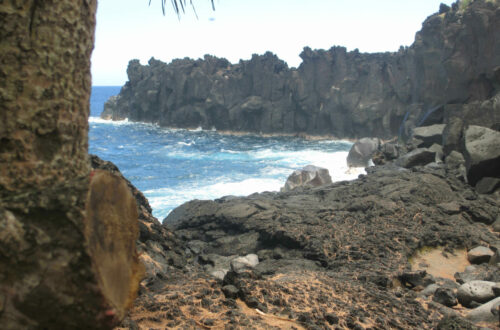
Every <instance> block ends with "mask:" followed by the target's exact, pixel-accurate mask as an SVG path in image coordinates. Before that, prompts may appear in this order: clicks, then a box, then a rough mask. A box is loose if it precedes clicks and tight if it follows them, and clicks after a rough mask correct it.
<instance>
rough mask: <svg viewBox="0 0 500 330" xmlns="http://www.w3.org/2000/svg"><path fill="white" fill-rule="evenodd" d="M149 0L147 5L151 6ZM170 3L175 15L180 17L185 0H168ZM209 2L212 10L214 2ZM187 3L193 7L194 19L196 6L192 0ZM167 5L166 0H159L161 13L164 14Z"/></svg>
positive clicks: (184, 11) (183, 12)
mask: <svg viewBox="0 0 500 330" xmlns="http://www.w3.org/2000/svg"><path fill="white" fill-rule="evenodd" d="M151 1H152V0H149V6H151ZM170 1H171V3H172V7H173V8H174V12H175V13H176V14H177V17H178V18H179V19H180V15H181V11H182V14H185V13H186V9H185V8H186V0H170ZM210 3H211V4H212V10H214V11H215V4H214V0H210ZM189 4H190V5H191V8H193V12H194V15H195V16H196V19H198V13H197V12H196V8H195V6H194V4H193V0H189ZM166 5H167V0H161V11H162V13H163V15H164V16H165V12H166V10H165V7H166Z"/></svg>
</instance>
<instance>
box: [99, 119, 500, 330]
mask: <svg viewBox="0 0 500 330" xmlns="http://www.w3.org/2000/svg"><path fill="white" fill-rule="evenodd" d="M471 130H473V131H475V132H476V133H475V134H470V131H471ZM435 131H436V130H435V128H434V127H427V132H431V133H435ZM477 131H481V132H483V133H484V134H477ZM488 134H492V137H491V139H485V138H484V136H485V135H486V136H488ZM461 135H462V142H461V144H460V145H461V146H462V147H460V148H459V149H457V150H453V151H451V152H450V151H448V154H447V155H445V154H443V153H442V152H439V151H438V150H437V149H438V148H437V147H436V146H439V147H441V148H442V144H443V142H442V141H444V140H445V139H444V137H443V135H442V133H441V135H440V138H439V139H437V140H436V137H433V138H431V137H430V136H433V134H426V129H424V128H423V129H420V130H419V131H418V135H416V136H414V137H413V138H412V139H410V142H409V143H408V144H406V145H399V147H398V148H393V149H391V148H390V147H389V145H391V144H393V145H397V142H395V141H393V142H387V143H383V144H381V145H380V146H379V147H378V148H377V150H375V151H374V152H373V154H372V155H371V157H373V158H374V160H376V162H377V163H378V164H379V165H377V166H374V167H368V168H367V175H361V176H360V177H359V178H358V179H357V180H354V181H343V182H336V183H326V184H325V183H324V182H322V183H320V184H319V185H318V186H317V187H308V186H302V187H292V188H291V189H288V190H287V191H286V192H280V193H277V192H276V193H271V192H268V193H261V194H253V195H250V196H248V197H233V196H226V197H223V198H220V199H217V200H214V201H198V200H195V201H191V202H188V203H185V204H183V205H181V206H180V207H178V208H177V209H175V210H174V211H172V213H171V214H170V215H169V216H168V217H167V218H165V219H164V220H163V224H160V222H159V221H158V220H157V219H155V218H154V217H153V216H152V215H151V208H150V206H149V204H148V202H147V200H146V199H145V198H144V196H143V195H142V194H141V193H140V192H139V191H137V189H135V188H134V187H133V186H132V185H131V184H129V186H130V187H131V189H132V192H133V194H134V196H135V197H136V199H137V202H138V205H139V209H140V216H139V222H140V238H139V240H138V247H139V251H140V252H141V254H140V258H141V261H142V262H143V263H144V264H145V266H146V277H145V279H144V280H143V282H142V284H141V289H140V294H139V298H138V299H137V300H136V303H135V306H134V308H133V309H132V311H131V313H130V315H129V317H128V318H127V319H126V320H125V321H124V323H123V324H122V327H123V328H130V329H137V328H164V327H175V328H181V329H182V328H186V329H188V328H201V329H205V328H217V329H219V328H226V329H236V328H258V329H272V328H282V329H293V328H295V329H316V328H318V329H322V328H336V329H342V328H349V329H388V328H395V329H398V328H399V329H417V328H418V329H435V328H437V329H475V328H476V327H488V328H490V329H492V328H495V327H497V326H498V325H499V323H498V317H499V316H498V306H499V305H500V289H499V284H500V268H499V262H500V256H499V253H500V251H499V249H500V240H499V237H500V234H499V232H500V216H499V214H500V186H498V185H497V184H495V183H493V184H492V185H491V184H490V186H492V187H494V188H492V189H491V190H490V191H488V193H484V191H483V193H479V192H478V191H479V190H481V189H482V188H481V186H479V187H478V185H477V184H476V187H473V186H471V184H469V183H468V181H469V180H470V178H471V175H472V174H473V173H474V167H475V166H483V165H484V164H491V163H492V162H493V163H494V164H495V166H494V168H495V169H496V172H495V173H493V174H494V175H495V176H494V177H491V176H489V175H492V173H488V172H487V171H483V175H484V177H481V178H479V180H478V181H477V182H481V181H482V180H483V179H485V178H488V180H490V181H491V182H498V180H500V178H499V177H500V171H498V169H499V168H500V166H499V165H500V163H499V162H500V152H499V151H498V148H496V145H498V143H497V142H498V141H500V138H499V137H498V135H500V133H499V132H497V131H493V130H490V129H488V128H484V127H477V126H470V127H466V128H464V131H463V133H462V134H461ZM426 136H427V138H425V137H426ZM471 136H473V137H474V138H472V137H471ZM432 139H434V141H439V142H440V144H439V145H438V144H433V145H434V147H432V148H426V147H424V146H425V145H426V143H428V142H429V141H431V140H432ZM472 146H473V147H472ZM467 148H473V149H474V150H483V151H484V150H487V152H486V153H484V154H483V155H480V156H478V155H476V156H471V155H470V150H469V149H467ZM495 148H496V149H495ZM353 149H354V148H353ZM394 149H398V150H400V154H399V155H397V156H396V157H391V156H390V155H389V154H387V152H386V153H384V152H383V151H387V150H394ZM429 149H432V150H435V151H432V156H433V157H432V158H428V157H414V155H415V154H418V153H422V152H424V151H425V152H429ZM493 150H497V153H494V151H493ZM415 151H417V152H415ZM408 155H413V156H412V157H414V158H413V159H414V161H412V162H408V161H407V160H408V157H409V156H408ZM460 156H461V157H460ZM466 159H467V160H466ZM481 164H483V165H481ZM92 166H93V167H94V168H99V169H107V170H110V171H112V172H114V173H119V171H118V169H117V168H116V167H114V165H112V164H111V163H108V162H104V161H101V160H99V159H98V158H97V157H93V158H92ZM307 170H310V171H312V170H314V168H308V169H307ZM474 175H475V174H474ZM474 175H473V176H474ZM475 180H477V178H475Z"/></svg>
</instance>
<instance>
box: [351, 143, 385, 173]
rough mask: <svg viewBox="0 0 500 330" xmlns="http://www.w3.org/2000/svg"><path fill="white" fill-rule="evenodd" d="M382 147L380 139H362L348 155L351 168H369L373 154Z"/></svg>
mask: <svg viewBox="0 0 500 330" xmlns="http://www.w3.org/2000/svg"><path fill="white" fill-rule="evenodd" d="M379 147H380V139H378V138H362V139H359V140H358V141H356V142H355V143H354V144H353V146H352V147H351V150H349V154H348V155H347V165H348V166H349V167H367V166H368V163H369V161H370V160H371V159H372V156H373V154H374V153H375V152H376V151H377V150H378V149H379Z"/></svg>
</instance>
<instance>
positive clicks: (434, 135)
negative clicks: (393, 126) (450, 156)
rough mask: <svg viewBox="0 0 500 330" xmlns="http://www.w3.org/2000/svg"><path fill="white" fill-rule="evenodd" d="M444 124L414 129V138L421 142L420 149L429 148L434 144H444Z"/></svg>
mask: <svg viewBox="0 0 500 330" xmlns="http://www.w3.org/2000/svg"><path fill="white" fill-rule="evenodd" d="M444 127H445V125H444V124H435V125H430V126H421V127H416V128H414V129H413V138H415V139H418V140H421V141H422V142H421V143H420V144H419V145H418V147H419V148H429V147H430V146H432V145H433V144H439V145H441V144H443V130H444Z"/></svg>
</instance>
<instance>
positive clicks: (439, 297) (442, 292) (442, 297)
mask: <svg viewBox="0 0 500 330" xmlns="http://www.w3.org/2000/svg"><path fill="white" fill-rule="evenodd" d="M432 300H433V301H435V302H437V303H440V304H441V305H444V306H447V307H452V306H455V305H456V304H458V301H457V295H456V294H455V292H454V291H453V290H452V289H449V288H438V289H436V291H435V292H434V295H433V297H432Z"/></svg>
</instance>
